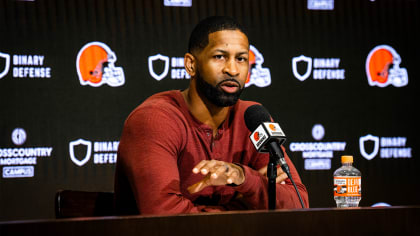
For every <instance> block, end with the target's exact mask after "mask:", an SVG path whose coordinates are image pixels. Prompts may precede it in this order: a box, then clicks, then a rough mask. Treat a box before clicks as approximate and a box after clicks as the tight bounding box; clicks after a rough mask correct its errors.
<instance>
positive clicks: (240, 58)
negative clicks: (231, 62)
mask: <svg viewBox="0 0 420 236" xmlns="http://www.w3.org/2000/svg"><path fill="white" fill-rule="evenodd" d="M237 60H238V61H241V62H246V61H248V58H246V57H238V59H237Z"/></svg>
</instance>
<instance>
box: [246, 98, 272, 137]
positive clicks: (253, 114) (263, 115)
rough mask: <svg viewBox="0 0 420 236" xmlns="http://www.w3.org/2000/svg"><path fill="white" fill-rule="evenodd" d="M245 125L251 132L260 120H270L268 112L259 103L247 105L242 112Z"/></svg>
mask: <svg viewBox="0 0 420 236" xmlns="http://www.w3.org/2000/svg"><path fill="white" fill-rule="evenodd" d="M244 120H245V124H246V127H247V128H248V129H249V130H250V131H251V132H253V131H254V130H255V129H257V127H258V125H260V124H261V122H271V116H270V113H269V112H268V111H267V109H265V108H264V107H263V106H261V105H257V104H255V105H252V106H249V107H248V108H247V109H246V111H245V114H244Z"/></svg>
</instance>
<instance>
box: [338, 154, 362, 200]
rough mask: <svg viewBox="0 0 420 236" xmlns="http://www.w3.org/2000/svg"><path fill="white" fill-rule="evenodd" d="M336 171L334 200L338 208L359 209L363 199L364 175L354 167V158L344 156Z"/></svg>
mask: <svg viewBox="0 0 420 236" xmlns="http://www.w3.org/2000/svg"><path fill="white" fill-rule="evenodd" d="M341 164H342V166H341V167H340V168H338V169H337V170H336V171H334V200H335V202H336V203H337V207H338V208H345V207H357V206H359V201H360V199H362V175H361V173H360V171H359V170H358V169H356V168H354V167H353V156H342V157H341Z"/></svg>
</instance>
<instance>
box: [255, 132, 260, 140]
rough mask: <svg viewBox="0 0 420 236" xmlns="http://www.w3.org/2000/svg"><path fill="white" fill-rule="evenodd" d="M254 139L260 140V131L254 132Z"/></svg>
mask: <svg viewBox="0 0 420 236" xmlns="http://www.w3.org/2000/svg"><path fill="white" fill-rule="evenodd" d="M254 140H255V141H258V140H260V134H259V133H258V132H255V133H254Z"/></svg>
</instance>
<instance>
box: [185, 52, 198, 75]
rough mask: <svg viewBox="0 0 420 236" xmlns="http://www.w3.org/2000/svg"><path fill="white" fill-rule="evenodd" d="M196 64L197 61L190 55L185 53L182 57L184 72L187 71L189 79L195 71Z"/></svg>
mask: <svg viewBox="0 0 420 236" xmlns="http://www.w3.org/2000/svg"><path fill="white" fill-rule="evenodd" d="M196 63H197V61H196V59H195V57H194V56H193V55H192V54H191V53H185V55H184V67H185V70H186V71H187V73H188V74H189V75H190V76H191V77H194V76H195V73H196V71H197V66H196Z"/></svg>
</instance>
